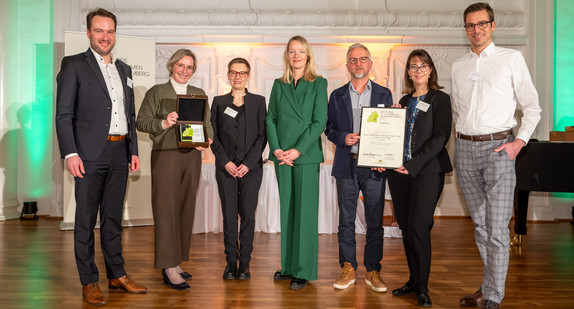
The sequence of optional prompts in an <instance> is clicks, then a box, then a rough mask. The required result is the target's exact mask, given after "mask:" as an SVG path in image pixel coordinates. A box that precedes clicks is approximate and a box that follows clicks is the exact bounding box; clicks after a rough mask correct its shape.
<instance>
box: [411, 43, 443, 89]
mask: <svg viewBox="0 0 574 309" xmlns="http://www.w3.org/2000/svg"><path fill="white" fill-rule="evenodd" d="M413 58H419V60H420V61H421V62H423V63H426V64H428V65H429V67H430V68H431V74H430V77H429V83H428V86H429V88H432V89H434V90H439V89H442V88H444V87H442V86H439V84H438V81H437V80H438V74H437V72H436V67H435V66H434V62H433V61H432V58H431V56H430V55H429V53H427V51H426V50H424V49H415V50H413V51H412V52H411V53H410V55H409V58H408V59H407V65H406V67H405V88H404V89H403V93H413V92H415V90H416V89H415V85H414V84H413V80H412V79H410V76H409V66H410V65H411V60H412V59H413Z"/></svg>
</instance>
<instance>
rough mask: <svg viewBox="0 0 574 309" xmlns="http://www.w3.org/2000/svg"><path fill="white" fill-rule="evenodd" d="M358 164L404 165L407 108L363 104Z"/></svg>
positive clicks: (378, 165)
mask: <svg viewBox="0 0 574 309" xmlns="http://www.w3.org/2000/svg"><path fill="white" fill-rule="evenodd" d="M361 113H362V114H361V134H360V135H361V140H360V141H359V153H358V159H357V166H360V167H384V168H386V169H394V168H399V167H401V166H402V165H403V149H404V143H405V121H406V109H404V108H384V107H363V109H362V112H361Z"/></svg>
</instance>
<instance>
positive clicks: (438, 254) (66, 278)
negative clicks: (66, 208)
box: [0, 218, 574, 309]
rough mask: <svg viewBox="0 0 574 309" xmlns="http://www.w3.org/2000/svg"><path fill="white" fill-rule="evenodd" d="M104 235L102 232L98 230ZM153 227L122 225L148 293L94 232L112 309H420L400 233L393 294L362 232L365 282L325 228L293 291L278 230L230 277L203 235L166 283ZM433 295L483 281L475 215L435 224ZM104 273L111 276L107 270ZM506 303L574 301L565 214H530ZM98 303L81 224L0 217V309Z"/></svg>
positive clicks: (127, 253)
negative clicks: (86, 288) (79, 239)
mask: <svg viewBox="0 0 574 309" xmlns="http://www.w3.org/2000/svg"><path fill="white" fill-rule="evenodd" d="M96 235H97V233H96ZM153 237H154V236H153V227H151V226H149V227H134V228H126V229H124V235H123V243H124V258H125V260H126V269H127V271H128V272H129V273H130V274H131V275H132V276H133V277H134V278H135V279H136V281H137V282H138V283H141V284H144V285H146V286H147V287H148V289H149V292H148V293H147V294H140V295H133V294H126V293H121V292H112V291H108V288H107V280H105V269H104V262H103V258H102V255H101V250H100V249H99V237H98V238H97V240H96V244H97V247H96V261H97V264H98V266H99V268H100V274H101V277H100V286H101V287H102V289H103V292H104V295H105V296H106V298H107V301H108V304H107V305H105V308H171V307H173V308H416V299H415V298H414V297H395V296H393V295H392V294H391V293H390V291H391V290H392V289H395V288H398V287H400V286H401V285H402V284H403V283H404V282H405V281H406V280H407V279H408V270H407V266H406V261H405V256H404V251H403V245H402V241H401V240H400V239H389V238H386V239H385V245H384V258H383V270H382V277H383V279H384V280H385V282H386V283H387V285H388V287H389V292H387V293H376V292H374V291H372V290H370V289H369V288H368V287H367V286H366V284H365V281H364V276H365V269H364V267H363V266H362V265H361V261H362V246H364V242H365V237H364V235H357V244H358V249H357V258H358V260H359V261H360V262H359V265H360V266H359V270H358V280H357V284H355V285H353V286H351V287H349V288H348V289H347V290H335V289H333V287H332V284H333V281H334V280H335V279H336V278H337V277H338V276H339V274H340V268H339V266H338V263H337V260H338V246H337V235H319V280H317V281H314V282H311V283H310V284H309V285H308V287H307V288H305V289H303V290H298V291H292V290H289V288H288V286H289V283H288V281H286V282H279V283H275V282H273V273H274V272H275V270H276V269H278V268H279V267H280V235H279V234H264V233H256V235H255V243H254V246H255V251H254V253H253V259H252V262H251V273H252V279H251V280H248V281H237V280H233V281H224V280H223V279H221V274H222V272H223V268H224V266H225V258H224V253H223V234H195V235H193V238H192V244H191V256H190V261H189V262H187V263H185V264H184V265H183V268H184V269H185V270H187V271H189V272H190V273H191V274H192V275H193V279H192V280H191V281H189V284H190V285H191V290H190V291H175V290H172V289H169V288H167V287H165V286H164V285H163V283H162V278H161V273H160V271H158V270H156V269H154V268H153ZM432 238H433V262H432V269H431V278H430V284H429V285H430V296H431V299H432V301H433V304H434V308H459V307H461V306H460V305H459V298H460V297H461V296H463V295H466V294H470V293H473V292H474V291H475V290H476V289H477V288H478V287H479V285H480V283H481V282H480V280H481V272H482V267H481V262H480V258H479V255H478V251H477V249H476V246H475V244H474V234H473V225H472V221H471V220H470V219H462V218H459V219H447V218H439V219H436V221H435V227H434V229H433V234H432ZM102 274H103V275H102ZM506 287H507V289H506V299H505V301H504V302H503V306H502V307H503V308H527V307H541V308H574V227H573V226H572V225H570V224H569V223H567V222H562V223H529V235H528V236H527V237H526V242H525V244H524V245H523V247H522V248H520V249H518V248H512V249H511V259H510V269H509V274H508V279H507V281H506ZM84 307H85V308H93V306H91V305H88V304H85V303H84V302H83V301H82V296H81V288H80V283H79V279H78V275H77V272H76V266H75V262H74V251H73V232H71V231H66V232H63V231H60V230H59V225H58V221H56V220H49V219H46V218H40V219H39V220H37V221H19V220H8V221H0V308H34V309H40V308H84Z"/></svg>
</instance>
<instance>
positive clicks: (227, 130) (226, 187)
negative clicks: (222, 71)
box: [211, 58, 267, 279]
mask: <svg viewBox="0 0 574 309" xmlns="http://www.w3.org/2000/svg"><path fill="white" fill-rule="evenodd" d="M250 71H251V67H250V65H249V62H247V60H245V59H243V58H235V59H233V60H231V61H230V62H229V64H228V65H227V78H228V79H229V83H230V84H231V92H230V93H228V94H226V95H221V96H217V97H215V98H213V103H212V105H211V124H212V126H213V132H214V135H213V144H212V145H211V149H212V151H213V154H214V155H215V178H216V180H217V187H218V189H219V197H220V198H221V209H222V211H223V234H224V240H223V241H224V244H225V256H226V260H227V266H226V267H225V270H224V272H223V279H236V278H237V279H249V278H250V277H251V274H250V272H249V262H250V260H251V252H253V233H254V232H255V208H257V200H258V198H257V197H258V194H259V187H260V186H261V178H262V176H263V160H262V158H261V155H262V153H263V149H264V148H265V145H266V143H267V139H266V132H265V116H266V111H265V97H263V96H260V95H256V94H252V93H249V92H248V91H247V89H246V88H245V85H246V84H247V81H248V80H249V72H250ZM238 215H239V217H240V218H241V229H240V233H239V238H238V232H237V216H238ZM238 259H239V270H238V269H237V260H238Z"/></svg>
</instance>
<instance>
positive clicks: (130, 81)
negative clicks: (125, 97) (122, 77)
mask: <svg viewBox="0 0 574 309" xmlns="http://www.w3.org/2000/svg"><path fill="white" fill-rule="evenodd" d="M127 84H128V87H130V88H133V86H134V82H133V81H132V79H131V78H129V77H128V80H127Z"/></svg>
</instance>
